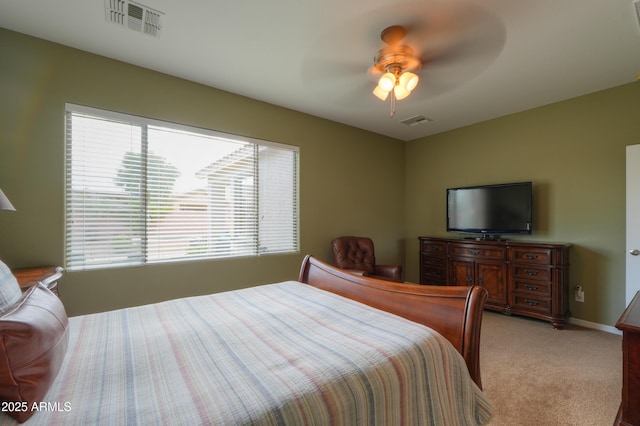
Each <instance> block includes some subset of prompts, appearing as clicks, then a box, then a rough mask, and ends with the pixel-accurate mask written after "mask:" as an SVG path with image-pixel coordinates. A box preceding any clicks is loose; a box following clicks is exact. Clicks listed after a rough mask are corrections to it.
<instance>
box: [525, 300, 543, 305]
mask: <svg viewBox="0 0 640 426" xmlns="http://www.w3.org/2000/svg"><path fill="white" fill-rule="evenodd" d="M524 301H525V303H526V304H527V305H529V306H536V305H537V304H538V303H540V302H538V301H537V300H531V299H524Z"/></svg>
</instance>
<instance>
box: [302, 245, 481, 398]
mask: <svg viewBox="0 0 640 426" xmlns="http://www.w3.org/2000/svg"><path fill="white" fill-rule="evenodd" d="M298 280H299V281H300V282H303V283H307V284H310V285H313V286H314V287H318V288H321V289H323V290H327V291H331V292H333V293H336V294H339V295H341V296H344V297H348V298H350V299H353V300H357V301H358V302H361V303H365V304H367V305H369V306H373V307H375V308H377V309H381V310H383V311H387V312H391V313H393V314H396V315H398V316H401V317H404V318H407V319H409V320H411V321H415V322H418V323H420V324H424V325H426V326H428V327H430V328H432V329H434V330H436V331H437V332H438V333H440V334H442V335H443V336H444V337H446V338H447V339H448V340H449V341H450V342H451V343H452V344H453V346H454V347H455V348H456V349H457V350H458V351H459V352H460V353H461V354H462V356H463V357H464V360H465V361H466V363H467V367H468V368H469V374H470V375H471V377H472V378H473V380H474V381H475V382H476V384H477V385H478V386H479V387H480V388H481V389H482V380H481V377H480V328H481V324H482V312H483V309H484V304H485V301H486V300H487V291H486V290H485V289H484V288H482V287H478V286H470V287H466V286H423V285H418V284H404V283H395V282H391V281H383V280H378V279H375V278H368V277H362V276H358V275H354V274H350V273H348V272H344V271H342V270H340V269H338V268H336V267H334V266H331V265H329V264H327V263H324V262H322V261H320V260H318V259H316V258H314V257H312V256H306V257H305V259H304V261H303V262H302V267H301V269H300V276H299V278H298Z"/></svg>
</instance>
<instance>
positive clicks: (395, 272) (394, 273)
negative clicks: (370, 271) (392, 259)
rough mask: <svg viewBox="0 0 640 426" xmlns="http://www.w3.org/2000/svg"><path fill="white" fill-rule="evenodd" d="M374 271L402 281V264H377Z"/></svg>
mask: <svg viewBox="0 0 640 426" xmlns="http://www.w3.org/2000/svg"><path fill="white" fill-rule="evenodd" d="M374 273H375V274H376V275H382V276H385V277H389V279H390V280H393V281H398V282H402V266H400V265H376V266H375V272H374Z"/></svg>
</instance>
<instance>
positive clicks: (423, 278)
mask: <svg viewBox="0 0 640 426" xmlns="http://www.w3.org/2000/svg"><path fill="white" fill-rule="evenodd" d="M419 241H420V284H430V285H480V286H482V287H484V288H485V289H487V291H488V292H489V299H488V300H487V303H486V305H485V306H486V308H487V309H492V310H496V311H500V312H504V313H507V314H517V315H524V316H529V317H534V318H539V319H543V320H546V321H549V322H551V324H552V325H553V326H554V327H555V328H558V329H561V328H563V327H564V326H565V324H566V321H567V317H568V315H569V247H570V246H571V245H570V244H552V243H529V242H522V241H476V240H461V239H450V238H438V237H419Z"/></svg>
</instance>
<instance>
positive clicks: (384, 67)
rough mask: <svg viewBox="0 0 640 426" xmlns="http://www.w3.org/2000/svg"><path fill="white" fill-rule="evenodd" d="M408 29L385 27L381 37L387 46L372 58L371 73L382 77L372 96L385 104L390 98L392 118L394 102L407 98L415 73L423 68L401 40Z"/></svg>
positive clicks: (414, 79)
mask: <svg viewBox="0 0 640 426" xmlns="http://www.w3.org/2000/svg"><path fill="white" fill-rule="evenodd" d="M406 34H407V30H406V29H405V28H404V27H402V26H400V25H393V26H391V27H387V28H385V29H384V30H383V31H382V33H381V34H380V38H381V39H382V41H383V42H384V43H386V44H387V46H385V47H383V48H382V49H380V50H379V51H378V53H377V55H376V56H375V58H374V64H373V67H372V68H371V70H370V71H371V73H373V74H382V76H381V77H380V79H379V80H378V84H377V85H376V86H375V88H374V89H373V94H374V95H375V96H376V97H377V98H378V99H380V100H382V101H385V100H386V99H387V97H389V95H391V117H393V116H394V115H395V101H396V100H398V101H400V100H402V99H404V98H406V97H407V96H409V95H410V94H411V92H412V91H413V89H415V88H416V86H417V85H418V82H419V80H420V78H419V77H418V75H417V74H416V73H417V72H419V71H420V68H421V67H422V60H421V59H420V58H418V57H416V56H415V55H414V52H413V49H412V48H411V47H409V46H407V45H406V44H402V43H401V42H402V40H403V39H404V37H405V36H406Z"/></svg>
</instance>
